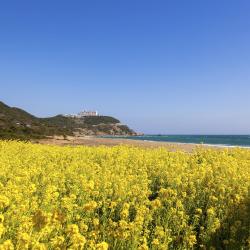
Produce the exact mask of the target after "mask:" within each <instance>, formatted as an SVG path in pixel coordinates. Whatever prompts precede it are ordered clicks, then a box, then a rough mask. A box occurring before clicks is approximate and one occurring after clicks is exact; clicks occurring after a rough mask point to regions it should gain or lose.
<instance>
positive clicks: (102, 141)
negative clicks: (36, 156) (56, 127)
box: [38, 136, 218, 152]
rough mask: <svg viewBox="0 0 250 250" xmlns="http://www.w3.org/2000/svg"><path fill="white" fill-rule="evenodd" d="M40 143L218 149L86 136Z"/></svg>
mask: <svg viewBox="0 0 250 250" xmlns="http://www.w3.org/2000/svg"><path fill="white" fill-rule="evenodd" d="M38 143H41V144H49V145H60V146H74V145H75V146H79V145H85V146H101V145H105V146H116V145H130V146H136V147H144V148H157V147H164V148H167V149H168V150H170V151H178V150H181V151H186V152H191V151H192V150H194V149H195V148H196V147H198V146H200V147H213V148H218V147H216V146H208V145H200V144H190V143H172V142H171V143H170V142H155V141H139V140H132V139H120V138H117V139H116V138H115V139H114V138H100V137H95V136H85V137H73V136H72V137H68V138H67V139H64V138H63V137H53V138H50V139H42V140H39V142H38Z"/></svg>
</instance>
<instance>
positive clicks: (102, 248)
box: [96, 241, 109, 250]
mask: <svg viewBox="0 0 250 250" xmlns="http://www.w3.org/2000/svg"><path fill="white" fill-rule="evenodd" d="M108 248H109V245H108V243H107V242H105V241H103V242H101V243H98V244H97V245H96V249H97V250H108Z"/></svg>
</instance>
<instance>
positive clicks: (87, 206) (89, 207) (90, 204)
mask: <svg viewBox="0 0 250 250" xmlns="http://www.w3.org/2000/svg"><path fill="white" fill-rule="evenodd" d="M96 208H97V203H96V202H95V201H90V202H88V203H86V204H84V205H83V210H85V211H91V210H94V209H96Z"/></svg>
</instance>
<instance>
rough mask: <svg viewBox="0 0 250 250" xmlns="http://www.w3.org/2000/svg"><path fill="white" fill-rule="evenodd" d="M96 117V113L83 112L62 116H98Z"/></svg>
mask: <svg viewBox="0 0 250 250" xmlns="http://www.w3.org/2000/svg"><path fill="white" fill-rule="evenodd" d="M98 115H99V114H98V112H97V111H90V110H83V111H81V112H79V113H78V114H65V115H64V116H66V117H71V118H83V117H85V116H98Z"/></svg>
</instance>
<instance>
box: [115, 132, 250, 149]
mask: <svg viewBox="0 0 250 250" xmlns="http://www.w3.org/2000/svg"><path fill="white" fill-rule="evenodd" d="M115 138H127V139H132V140H142V141H162V142H177V143H191V144H206V145H216V146H220V147H230V146H231V147H247V148H250V135H142V136H126V137H123V136H119V137H115Z"/></svg>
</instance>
